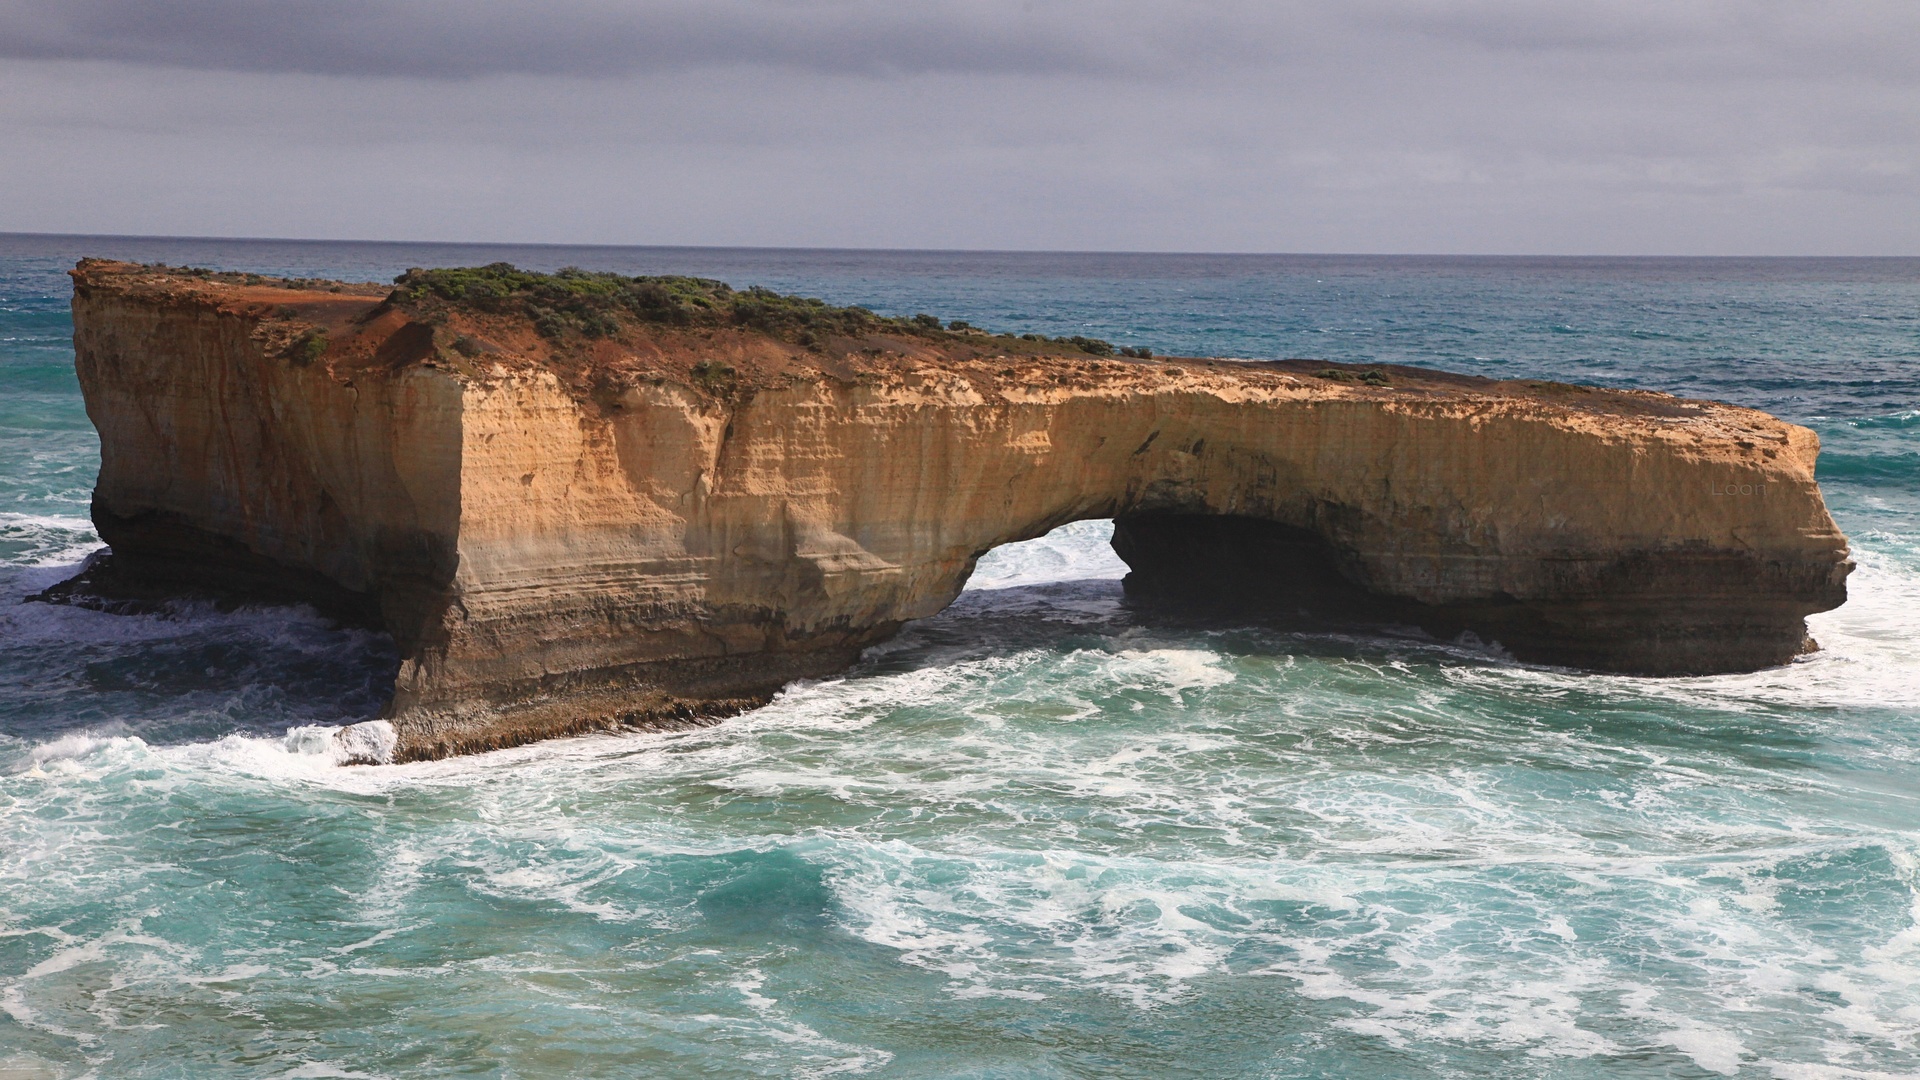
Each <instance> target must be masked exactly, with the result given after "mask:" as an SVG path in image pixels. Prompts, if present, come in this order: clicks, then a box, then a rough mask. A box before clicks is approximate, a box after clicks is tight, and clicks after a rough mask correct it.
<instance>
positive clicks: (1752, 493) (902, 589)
mask: <svg viewBox="0 0 1920 1080" xmlns="http://www.w3.org/2000/svg"><path fill="white" fill-rule="evenodd" d="M77 278H78V282H79V286H78V290H77V293H76V301H75V316H76V326H77V328H78V329H77V337H76V343H77V347H78V352H79V356H80V361H79V362H80V371H81V377H82V383H83V387H84V388H85V390H86V393H87V399H88V408H89V413H90V415H91V416H93V418H94V420H95V423H96V424H97V425H98V426H99V428H100V430H101V433H102V442H103V467H102V474H101V481H100V487H99V493H98V495H97V499H96V504H97V514H98V515H99V516H100V517H101V520H102V531H103V534H104V535H106V536H107V539H108V540H109V542H110V543H112V544H113V545H114V546H115V550H116V554H117V553H119V551H120V550H121V548H122V546H123V545H124V546H125V547H126V548H127V551H128V553H129V554H132V555H138V554H139V553H140V552H141V551H142V550H143V549H145V550H149V551H150V552H151V553H152V554H153V555H154V556H155V557H156V558H162V557H164V558H165V559H169V560H172V561H174V562H176V563H177V562H179V561H181V560H185V561H187V562H191V561H192V560H193V559H194V557H195V556H194V555H193V552H192V550H191V549H192V543H193V541H192V537H194V536H200V537H209V538H223V539H225V540H228V541H233V542H237V543H239V544H240V545H242V546H244V547H245V548H246V549H247V550H248V551H249V552H252V553H254V554H257V555H258V556H259V557H261V558H263V559H265V560H268V561H269V562H270V563H271V564H273V565H276V566H280V567H283V568H286V569H287V570H288V572H289V573H311V574H316V575H319V576H320V577H323V578H325V579H326V580H328V581H331V582H333V583H336V584H338V585H339V586H341V587H343V588H345V589H348V590H353V591H355V592H357V593H359V594H362V595H366V596H368V597H370V598H372V602H373V603H374V604H375V605H376V606H377V607H378V609H379V610H380V611H381V612H382V618H383V619H384V620H385V621H386V622H387V623H388V624H389V625H390V626H392V627H393V628H394V630H395V633H396V637H397V639H399V640H400V641H401V645H402V653H403V657H404V662H403V667H402V670H401V673H400V677H399V680H398V685H397V687H396V694H395V698H394V704H393V706H392V708H391V710H390V712H391V718H392V721H393V723H394V724H395V726H396V728H397V731H398V750H397V753H398V754H399V756H400V757H402V758H405V757H421V756H433V755H437V754H441V753H448V752H459V751H462V750H470V749H477V748H484V747H488V746H496V745H505V744H509V743H512V742H516V741H522V740H524V739H527V738H536V737H541V736H545V735H551V734H558V733H563V732H567V731H577V730H583V729H586V728H590V727H595V726H604V725H609V724H615V723H622V722H655V721H659V720H661V719H663V718H676V717H677V718H682V719H690V718H694V717H697V716H699V715H701V714H702V713H706V712H711V711H715V710H725V709H729V708H736V707H739V706H740V705H743V704H748V703H751V702H753V701H756V700H760V699H762V698H763V697H764V696H765V695H766V694H768V693H771V692H772V691H773V690H774V689H776V688H777V687H778V686H779V685H780V684H781V683H783V682H785V681H787V680H789V679H792V678H795V677H800V676H810V675H822V674H826V673H829V672H831V671H833V670H836V669H838V668H840V667H843V666H845V665H846V664H847V663H849V662H850V661H851V660H852V659H853V658H854V657H855V656H856V655H857V654H858V651H859V649H860V648H862V647H863V646H865V645H866V644H869V643H872V642H874V641H877V640H879V639H882V638H884V637H885V636H887V635H888V634H891V633H892V632H893V631H894V630H895V629H896V628H897V627H898V625H899V624H900V623H901V622H903V621H905V620H909V619H916V618H922V617H925V616H927V615H931V614H933V613H934V612H936V611H938V610H940V609H941V608H942V607H944V606H945V605H946V604H948V603H950V602H951V601H952V600H953V598H954V597H955V596H956V595H957V594H958V592H959V590H960V589H961V587H962V585H963V584H964V583H965V581H966V578H967V576H968V575H969V574H970V573H971V571H972V568H973V564H974V561H975V560H976V559H977V558H978V557H979V556H980V555H981V554H983V553H985V552H986V551H988V550H990V549H991V548H993V547H995V546H998V545H1000V544H1003V543H1007V542H1010V541H1015V540H1021V539H1026V538H1030V537H1033V536H1037V535H1040V534H1042V533H1044V532H1046V531H1047V530H1048V529H1050V528H1052V527H1054V526H1056V525H1059V524H1063V523H1065V522H1069V521H1073V520H1077V519H1081V518H1088V517H1108V516H1112V517H1116V518H1118V519H1120V522H1121V524H1120V527H1119V529H1120V536H1119V539H1118V541H1117V546H1119V547H1120V548H1121V550H1122V554H1123V555H1126V556H1127V557H1128V558H1129V561H1130V562H1132V563H1133V564H1134V567H1135V570H1136V574H1135V577H1134V579H1132V580H1131V581H1130V586H1129V587H1130V591H1132V592H1133V593H1134V594H1135V595H1137V596H1140V597H1141V598H1143V599H1158V600H1161V601H1165V600H1169V599H1179V598H1181V597H1182V596H1189V597H1196V598H1201V599H1205V598H1206V596H1207V595H1208V594H1209V593H1210V592H1211V593H1217V594H1219V595H1220V596H1227V597H1233V598H1236V599H1238V600H1240V601H1246V600H1248V599H1252V600H1253V601H1254V607H1255V608H1258V609H1262V610H1266V611H1272V612H1281V613H1285V612H1291V611H1292V610H1294V609H1295V608H1296V607H1300V606H1306V607H1317V608H1322V609H1324V608H1328V607H1329V606H1331V607H1332V608H1334V609H1336V610H1323V611H1318V612H1316V614H1322V615H1330V616H1334V617H1338V616H1340V615H1341V614H1342V613H1343V611H1342V610H1339V609H1341V608H1342V604H1341V603H1339V602H1338V598H1339V597H1341V596H1345V597H1347V598H1348V599H1349V600H1350V601H1351V603H1349V604H1346V605H1345V613H1346V614H1350V615H1359V616H1369V615H1378V616H1380V617H1384V618H1393V619H1398V620H1401V621H1418V622H1423V623H1426V624H1428V625H1430V626H1431V627H1433V628H1434V629H1436V630H1438V631H1440V632H1456V631H1460V630H1473V631H1476V632H1479V633H1480V634H1481V635H1482V636H1483V637H1485V638H1489V639H1497V640H1499V641H1500V643H1501V644H1503V645H1504V646H1506V647H1507V648H1509V649H1510V650H1512V651H1513V652H1514V653H1515V654H1516V655H1519V656H1521V657H1534V658H1539V659H1544V660H1548V661H1551V662H1556V663H1571V664H1577V665H1584V666H1594V667H1602V668H1609V669H1616V670H1634V671H1679V670H1687V671H1725V670H1741V669H1751V668H1755V667H1760V666H1765V665H1768V664H1774V663H1780V662H1783V661H1785V660H1787V659H1789V658H1790V657H1791V656H1792V655H1793V654H1794V652H1795V651H1797V650H1798V649H1799V648H1800V646H1801V643H1802V641H1803V638H1804V624H1803V621H1802V620H1803V618H1804V616H1805V615H1806V614H1808V613H1810V612H1813V611H1818V610H1824V609H1826V608H1829V607H1832V606H1834V605H1836V604H1838V603H1840V602H1841V600H1843V599H1844V596H1845V593H1844V578H1845V574H1846V570H1847V567H1848V564H1847V562H1846V543H1845V540H1844V538H1843V537H1842V536H1841V535H1840V533H1839V532H1838V530H1837V529H1836V528H1835V526H1834V524H1833V522H1832V520H1831V518H1830V517H1829V516H1828V514H1827V512H1826V509H1825V507H1824V506H1823V504H1822V502H1821V499H1820V494H1819V490H1818V488H1817V486H1816V485H1815V483H1814V480H1813V464H1814V458H1815V455H1816V453H1817V449H1818V447H1817V442H1816V440H1815V437H1814V436H1813V434H1812V433H1811V432H1809V431H1807V430H1805V429H1803V428H1799V427H1795V426H1793V425H1789V424H1785V423H1782V422H1780V421H1778V420H1775V419H1773V418H1771V417H1768V416H1765V415H1764V414H1761V413H1757V412H1753V411H1751V410H1745V409H1739V408H1734V407H1731V406H1726V405H1719V404H1712V403H1702V402H1683V401H1678V400H1677V399H1672V398H1667V397H1664V396H1661V395H1649V394H1635V393H1618V392H1608V391H1588V390H1581V389H1578V388H1571V387H1552V386H1545V387H1542V386H1534V387H1528V386H1522V385H1518V384H1504V383H1491V382H1486V381H1484V380H1471V379H1463V378H1458V377H1447V376H1439V375H1432V376H1423V375H1420V374H1419V373H1414V372H1407V371H1396V372H1394V378H1393V380H1392V381H1393V382H1394V385H1393V386H1388V387H1380V386H1369V385H1366V384H1363V383H1357V382H1352V381H1345V380H1343V379H1341V378H1338V377H1335V378H1327V377H1321V376H1319V375H1317V374H1315V373H1314V371H1313V369H1312V367H1311V366H1302V365H1247V364H1234V363H1227V362H1204V361H1180V362H1162V361H1154V362H1150V363H1135V362H1122V361H1116V360H1096V359H1092V358H1086V357H1042V356H1022V357H1018V358H1015V359H1009V358H1007V357H1004V356H996V355H993V353H992V350H991V347H990V343H989V346H988V347H983V348H981V349H973V350H967V351H965V352H963V353H960V354H958V355H928V354H927V352H926V350H925V349H920V348H916V347H913V346H911V345H901V346H900V347H899V348H898V349H897V350H895V349H891V348H888V347H871V348H867V349H865V350H863V351H849V352H848V353H846V354H845V355H842V356H830V357H827V358H824V359H823V358H819V357H816V356H814V355H812V354H809V353H807V352H804V351H801V350H788V352H790V353H792V355H787V354H786V353H781V354H780V355H778V356H775V357H774V359H773V360H767V361H765V362H764V363H763V364H762V367H763V368H764V369H765V370H766V371H767V372H771V374H767V375H766V376H765V377H754V372H755V371H757V370H760V369H757V368H755V367H753V363H754V362H756V361H754V357H755V356H762V354H764V353H765V351H766V349H767V348H769V347H768V346H766V345H765V343H756V342H753V341H745V340H743V339H738V338H735V337H728V336H725V335H721V336H718V337H713V338H710V339H700V340H693V341H687V340H679V341H672V342H666V343H664V344H663V343H662V342H661V341H641V342H627V343H624V344H622V345H620V346H618V348H623V349H626V350H628V352H629V353H631V354H632V356H631V357H627V358H624V359H623V358H619V357H616V358H615V359H613V360H608V361H606V365H605V366H606V367H607V369H608V370H616V369H617V370H619V371H622V372H624V374H623V375H622V376H621V377H620V378H617V379H614V378H610V377H598V378H596V379H594V380H587V381H583V379H582V378H581V377H580V376H579V373H578V370H577V369H567V368H564V367H562V366H559V365H556V364H554V363H552V362H547V361H544V360H542V358H540V357H538V356H529V355H524V354H523V353H514V352H511V351H508V350H498V351H491V352H488V353H486V354H484V355H480V356H478V357H474V358H471V359H466V360H463V359H461V358H459V357H458V356H454V355H453V354H450V353H449V352H447V351H446V350H445V349H444V348H443V347H441V346H440V345H438V344H436V342H438V341H439V340H440V339H441V338H442V337H445V336H446V335H445V332H444V328H442V329H436V328H434V327H427V326H422V325H420V324H417V323H410V322H409V321H408V320H407V319H406V318H405V316H404V313H399V314H396V313H394V312H391V311H388V310H386V309H385V308H382V307H381V306H380V304H379V301H378V300H377V298H375V297H371V296H366V297H361V296H355V297H347V298H341V297H338V296H334V297H333V298H332V299H322V298H321V297H320V296H319V295H318V294H315V295H314V296H307V295H306V294H299V295H298V296H293V295H283V296H268V297H266V299H264V300H262V299H259V298H257V297H253V296H252V295H251V294H249V293H247V292H246V291H245V290H244V289H239V288H237V287H231V286H223V285H217V284H206V283H201V284H190V285H180V284H178V283H174V284H173V285H170V286H169V285H166V284H165V283H164V282H160V283H157V282H156V281H155V280H154V279H153V278H152V276H151V275H150V274H149V275H147V276H146V277H142V276H141V275H140V274H138V273H135V272H134V271H132V270H130V269H122V268H116V267H114V266H110V265H102V264H91V268H89V266H83V267H82V270H81V271H80V272H79V273H78V275H77ZM283 291H284V290H283ZM303 305H304V306H303ZM329 305H330V306H329ZM308 327H324V328H327V329H328V330H329V333H330V334H331V337H330V338H329V343H328V346H327V349H326V351H325V353H324V354H323V355H322V356H321V357H319V358H318V359H316V360H310V361H308V362H306V363H301V362H299V361H298V360H296V359H294V358H290V357H289V355H286V354H285V350H286V346H285V345H284V342H286V341H287V340H289V339H290V338H293V337H295V336H297V335H298V334H299V333H302V332H305V333H309V334H310V333H312V331H311V330H305V329H303V328H308ZM490 332H492V333H493V334H494V336H495V337H496V338H501V339H506V338H508V337H509V335H508V334H507V333H506V332H505V331H504V330H502V329H501V328H499V327H493V328H491V330H490ZM436 335H439V336H436ZM402 346H404V347H402ZM612 347H613V346H606V347H605V348H612ZM754 350H760V352H755V351H754ZM623 356H624V354H623ZM355 357H358V358H360V359H358V360H355V359H354V358H355ZM763 359H764V357H763ZM718 361H725V362H726V363H727V364H728V365H730V366H729V367H728V368H727V370H728V371H730V372H731V371H734V370H736V369H737V370H738V371H740V372H741V377H740V379H739V380H738V381H737V382H734V383H730V384H729V385H727V386H725V387H721V388H716V387H715V386H714V385H712V381H711V380H709V379H703V378H702V377H700V376H699V373H700V372H702V371H710V370H712V369H711V368H700V367H697V366H696V365H699V364H702V363H709V362H718ZM775 361H777V363H775ZM1332 374H1333V375H1335V376H1338V375H1339V372H1338V371H1334V372H1333V373H1332ZM143 519H144V520H149V521H153V520H164V521H167V522H174V523H178V524H180V525H182V526H185V527H186V530H187V531H186V532H184V533H182V534H181V535H184V536H186V537H188V539H187V540H185V541H179V542H177V543H176V545H175V547H174V548H166V549H164V550H163V547H162V546H160V545H156V544H155V543H154V542H153V541H152V540H151V539H149V538H145V537H143V535H142V534H141V533H140V532H139V531H138V530H137V529H131V528H127V527H123V526H121V525H119V524H115V523H117V522H123V521H140V520H143ZM1226 519H1231V520H1234V521H1241V522H1251V523H1253V527H1252V529H1251V531H1249V530H1248V529H1246V528H1242V527H1238V526H1221V525H1220V522H1221V521H1223V520H1226ZM1195 521H1199V522H1202V523H1203V524H1201V525H1198V526H1195V525H1193V524H1192V523H1193V522H1195ZM1182 522H1187V523H1189V524H1188V525H1184V526H1183V525H1182V524H1181V523H1182ZM1209 523H1210V524H1209ZM1263 527H1264V528H1266V530H1267V531H1266V532H1262V531H1261V529H1262V528H1263ZM176 540H177V538H176ZM1288 545H1293V546H1292V547H1289V546H1288ZM209 550H210V549H209ZM1289 552H1292V554H1289ZM1315 560H1318V561H1317V562H1316V561H1315ZM1283 563H1284V564H1285V565H1286V566H1308V565H1311V566H1315V567H1319V568H1320V569H1318V570H1311V571H1300V572H1294V571H1275V572H1273V573H1268V574H1262V572H1261V568H1262V567H1277V566H1280V565H1282V564H1283ZM1227 568H1237V569H1234V570H1233V572H1232V573H1228V572H1227ZM1302 573H1305V574H1307V576H1306V577H1302V576H1301V575H1302ZM1314 575H1318V577H1314ZM1329 575H1337V577H1338V581H1332V580H1331V578H1330V577H1329ZM1310 578H1311V579H1312V580H1314V581H1320V582H1321V584H1323V585H1326V586H1327V588H1324V589H1322V588H1320V587H1319V586H1317V585H1312V586H1311V587H1309V585H1311V583H1310V582H1309V579H1310ZM1303 582H1307V583H1308V584H1303ZM1323 593H1324V596H1323V595H1322V594H1323ZM1328 598H1332V599H1331V600H1329V599H1328ZM1245 606H1246V605H1245V604H1244V603H1242V607H1243V608H1244V607H1245ZM1255 613H1256V614H1258V613H1260V612H1259V611H1256V612H1255Z"/></svg>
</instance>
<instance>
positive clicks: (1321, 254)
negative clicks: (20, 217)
mask: <svg viewBox="0 0 1920 1080" xmlns="http://www.w3.org/2000/svg"><path fill="white" fill-rule="evenodd" d="M15 237H18V238H31V239H50V240H147V241H196V242H216V243H241V244H364V245H374V246H384V247H424V246H433V247H477V248H556V249H559V248H568V249H589V250H604V251H630V250H635V249H640V250H656V251H763V252H786V251H791V252H831V253H846V254H875V255H1140V256H1154V255H1163V256H1164V255H1171V256H1207V257H1212V258H1315V259H1340V258H1352V259H1365V258H1395V259H1721V260H1735V259H1874V260H1888V261H1891V260H1901V259H1916V258H1920V254H1912V255H1791V254H1771V255H1676V254H1634V255H1619V254H1612V255H1608V254H1567V253H1549V252H1473V253H1461V252H1440V251H1433V252H1422V251H1190V250H1177V249H1171V248H1165V249H1149V248H991V247H981V248H966V247H953V248H949V247H925V248H915V247H832V246H813V245H772V244H607V243H568V242H563V241H551V240H539V241H512V240H369V239H342V238H337V237H300V236H205V235H203V236H195V235H170V234H163V233H151V234H149V233H79V232H24V231H14V230H0V239H6V238H15Z"/></svg>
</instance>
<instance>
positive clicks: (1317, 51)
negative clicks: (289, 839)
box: [0, 0, 1920, 79]
mask: <svg viewBox="0 0 1920 1080" xmlns="http://www.w3.org/2000/svg"><path fill="white" fill-rule="evenodd" d="M1917 46H1920V5H1916V4H1913V3H1911V0H1851V2H1850V3H1848V4H1847V5H1845V6H1843V7H1842V6H1835V5H1831V4H1816V3H1804V2H1782V0H1611V2H1602V3H1581V4H1563V3H1545V2H1540V0H1342V2H1338V3H1327V2H1318V3H1316V2H1312V0H1264V2H1262V0H1215V2H1210V3H1200V2H1195V0H1187V2H1154V0H916V2H901V0H489V2H486V3H471V2H465V0H0V56H6V57H11V58H15V59H61V60H104V61H115V62H122V63H134V64H147V65H159V66H169V67H180V68H195V69H201V70H217V71H257V72H283V73H303V74H319V75H350V76H351V75H359V76H388V77H402V78H405V77H419V78H472V77H484V76H489V75H507V74H525V75H570V76H586V77H609V76H626V75H636V74H647V73H652V72H662V71H676V70H686V69H689V68H699V67H784V68H789V69H797V70H807V71H815V72H823V73H841V74H857V75H865V76H889V75H913V74H925V73H939V72H952V73H962V74H964V73H968V72H975V73H1019V74H1025V75H1029V76H1035V77H1046V76H1050V75H1058V74H1062V73H1070V74H1100V75H1106V76H1119V77H1132V78H1143V79H1144V78H1153V77H1164V76H1169V75H1173V76H1183V77H1184V76H1195V75H1198V76H1204V75H1206V74H1207V73H1209V72H1214V71H1219V70H1244V69H1247V68H1260V67H1272V66H1276V65H1288V64H1299V65H1306V66H1310V67H1311V66H1319V67H1333V68H1341V69H1345V70H1349V71H1350V70H1354V69H1355V65H1359V66H1361V67H1362V68H1364V66H1365V65H1367V64H1369V63H1370V62H1376V61H1382V60H1386V59H1390V58H1391V57H1392V56H1393V55H1395V54H1419V53H1422V52H1426V53H1438V54H1444V55H1449V56H1453V57H1456V58H1458V59H1463V60H1465V59H1471V54H1472V53H1473V52H1475V51H1478V52H1480V53H1484V54H1509V55H1537V56H1545V57H1548V58H1550V59H1552V60H1554V61H1555V62H1564V61H1566V60H1567V59H1568V58H1570V57H1575V58H1577V57H1591V58H1597V59H1599V60H1601V61H1603V62H1616V61H1619V60H1620V59H1622V58H1629V59H1631V60H1632V61H1633V62H1634V63H1635V64H1636V65H1637V66H1638V69H1640V70H1646V69H1648V68H1649V67H1654V68H1658V67H1661V66H1663V65H1664V66H1666V67H1668V68H1670V69H1671V70H1670V72H1669V73H1670V74H1672V75H1675V76H1685V75H1686V74H1688V72H1689V71H1695V72H1698V71H1704V70H1723V71H1724V70H1729V69H1744V70H1749V71H1752V72H1754V73H1760V74H1766V73H1772V74H1776V75H1777V74H1780V73H1783V72H1798V73H1808V72H1825V73H1829V74H1841V75H1846V74H1860V73H1863V72H1866V73H1878V74H1879V75H1881V76H1891V77H1896V78H1898V77H1904V78H1912V77H1913V75H1912V71H1913V68H1914V67H1915V65H1913V64H1912V55H1913V50H1914V49H1915V48H1916V47H1917ZM1463 50H1465V51H1464V52H1463Z"/></svg>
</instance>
